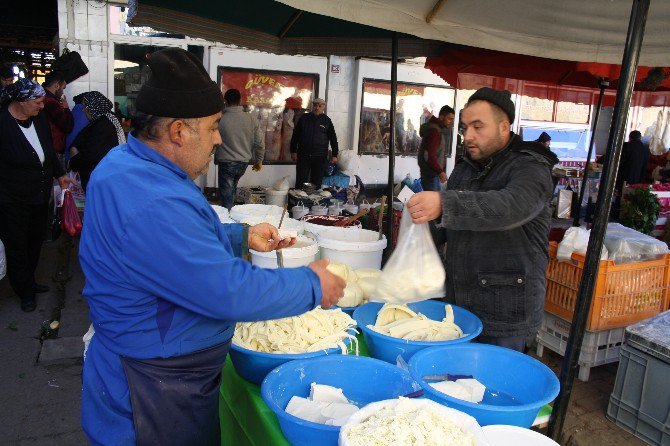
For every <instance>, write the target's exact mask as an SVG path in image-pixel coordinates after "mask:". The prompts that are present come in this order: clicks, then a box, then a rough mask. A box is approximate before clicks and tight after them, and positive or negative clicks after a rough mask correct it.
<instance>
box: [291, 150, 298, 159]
mask: <svg viewBox="0 0 670 446" xmlns="http://www.w3.org/2000/svg"><path fill="white" fill-rule="evenodd" d="M297 160H298V154H297V153H293V152H291V161H297Z"/></svg>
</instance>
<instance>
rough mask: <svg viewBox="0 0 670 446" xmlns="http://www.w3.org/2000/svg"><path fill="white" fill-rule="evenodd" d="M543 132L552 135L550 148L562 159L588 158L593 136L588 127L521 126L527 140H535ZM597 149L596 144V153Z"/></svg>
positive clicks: (521, 132) (523, 135)
mask: <svg viewBox="0 0 670 446" xmlns="http://www.w3.org/2000/svg"><path fill="white" fill-rule="evenodd" d="M542 132H547V133H548V134H549V136H551V145H550V149H551V151H552V152H554V153H555V154H556V156H558V158H559V159H560V160H561V161H566V160H585V159H586V155H587V154H588V150H589V140H590V138H591V132H590V131H589V130H588V129H552V128H544V127H525V126H524V127H521V131H520V134H521V137H522V138H523V139H524V140H525V141H535V140H536V139H537V138H539V136H540V133H542ZM595 150H596V147H595V145H594V153H596V152H595ZM592 160H593V158H592Z"/></svg>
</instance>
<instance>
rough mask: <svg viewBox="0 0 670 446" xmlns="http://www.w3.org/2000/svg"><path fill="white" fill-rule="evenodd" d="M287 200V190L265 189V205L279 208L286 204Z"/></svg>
mask: <svg viewBox="0 0 670 446" xmlns="http://www.w3.org/2000/svg"><path fill="white" fill-rule="evenodd" d="M287 198H288V189H287V190H275V189H265V203H266V204H274V205H275V206H279V207H281V208H283V207H284V205H285V204H286V200H287Z"/></svg>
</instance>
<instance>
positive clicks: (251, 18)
mask: <svg viewBox="0 0 670 446" xmlns="http://www.w3.org/2000/svg"><path fill="white" fill-rule="evenodd" d="M129 4H130V13H129V15H128V16H129V18H130V19H129V21H130V23H131V24H132V25H133V26H149V27H152V28H154V29H158V30H161V31H169V32H172V33H181V34H184V35H187V36H190V37H199V38H202V39H207V40H210V41H214V42H222V43H226V44H233V45H237V46H241V47H245V48H250V49H255V50H260V51H266V52H270V53H275V54H290V55H296V54H300V55H320V56H330V55H343V56H345V55H346V56H370V57H390V56H391V37H392V35H393V31H390V30H387V29H383V28H377V27H373V26H367V25H361V24H358V23H352V22H350V21H346V20H341V19H338V18H333V17H327V16H324V15H319V14H313V13H311V12H305V11H301V10H298V9H295V8H293V7H291V6H288V5H285V4H282V3H280V2H278V1H274V0H247V1H244V2H232V1H226V2H208V1H204V0H193V1H180V0H130V1H129ZM398 41H399V43H398V45H399V48H398V55H399V57H417V56H429V55H439V54H441V53H442V50H443V49H444V45H445V44H444V43H443V42H437V41H432V40H424V39H421V38H417V37H415V36H412V35H408V34H399V35H398Z"/></svg>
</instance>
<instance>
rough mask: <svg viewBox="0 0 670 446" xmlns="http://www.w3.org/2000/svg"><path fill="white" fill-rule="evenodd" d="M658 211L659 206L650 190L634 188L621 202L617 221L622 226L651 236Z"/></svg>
mask: <svg viewBox="0 0 670 446" xmlns="http://www.w3.org/2000/svg"><path fill="white" fill-rule="evenodd" d="M660 209H661V205H660V204H659V202H658V198H656V195H654V194H653V193H652V192H651V188H648V187H640V188H635V189H633V191H632V192H630V193H629V194H626V196H625V199H624V200H623V201H622V203H621V214H620V217H619V220H620V221H621V224H622V225H624V226H628V227H629V228H633V229H635V230H636V231H640V232H642V233H644V234H647V235H651V233H652V231H653V230H654V227H655V226H656V220H658V214H659V211H660Z"/></svg>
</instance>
